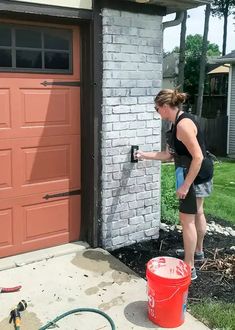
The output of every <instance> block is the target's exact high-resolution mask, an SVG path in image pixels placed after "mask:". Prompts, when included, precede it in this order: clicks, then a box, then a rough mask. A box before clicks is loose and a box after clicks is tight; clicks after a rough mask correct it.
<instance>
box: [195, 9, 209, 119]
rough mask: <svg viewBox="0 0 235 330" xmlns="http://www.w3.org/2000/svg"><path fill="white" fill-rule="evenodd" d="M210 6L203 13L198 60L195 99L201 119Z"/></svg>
mask: <svg viewBox="0 0 235 330" xmlns="http://www.w3.org/2000/svg"><path fill="white" fill-rule="evenodd" d="M210 12H211V6H210V4H208V5H206V13H205V23H204V34H203V41H202V52H201V59H200V71H199V83H198V98H197V115H198V116H199V117H201V115H202V103H203V93H204V85H205V84H204V81H205V69H206V52H207V46H208V41H207V37H208V31H209V19H210Z"/></svg>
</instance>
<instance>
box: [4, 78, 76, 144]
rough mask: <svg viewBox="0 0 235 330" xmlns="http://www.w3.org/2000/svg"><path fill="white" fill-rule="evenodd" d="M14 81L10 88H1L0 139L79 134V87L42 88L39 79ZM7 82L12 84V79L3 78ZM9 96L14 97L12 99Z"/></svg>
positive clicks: (14, 79) (13, 79)
mask: <svg viewBox="0 0 235 330" xmlns="http://www.w3.org/2000/svg"><path fill="white" fill-rule="evenodd" d="M5 80H6V82H5ZM12 81H13V82H12V83H11V84H12V86H11V88H9V89H0V101H2V103H3V109H4V111H1V113H0V139H6V138H20V137H36V136H42V137H45V136H53V135H54V136H56V135H70V134H79V132H80V111H79V107H78V105H79V104H80V88H79V87H70V88H69V87H63V86H55V87H50V86H47V87H43V86H41V82H42V80H38V79H30V80H28V82H27V79H16V78H12ZM53 82H55V81H51V83H53ZM5 83H8V84H10V80H9V79H4V84H5ZM22 85H24V86H22ZM10 95H12V96H14V97H12V98H11V102H10ZM11 121H12V122H11Z"/></svg>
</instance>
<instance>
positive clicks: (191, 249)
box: [179, 212, 197, 268]
mask: <svg viewBox="0 0 235 330" xmlns="http://www.w3.org/2000/svg"><path fill="white" fill-rule="evenodd" d="M179 217H180V222H181V225H182V229H183V241H184V253H185V254H184V261H185V262H186V263H187V264H189V265H190V266H191V268H192V267H194V253H195V250H196V245H197V231H196V227H195V214H187V213H182V212H180V213H179Z"/></svg>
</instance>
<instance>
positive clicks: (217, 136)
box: [162, 115, 228, 156]
mask: <svg viewBox="0 0 235 330" xmlns="http://www.w3.org/2000/svg"><path fill="white" fill-rule="evenodd" d="M194 118H195V119H196V120H197V121H198V123H199V125H200V127H201V129H202V132H203V134H204V137H205V140H206V146H207V150H209V151H210V152H212V153H213V154H215V155H216V156H226V155H227V130H228V117H227V116H221V117H217V118H213V119H208V118H203V117H201V118H200V117H197V116H195V115H194ZM169 127H170V125H169V123H167V122H166V121H164V120H163V121H162V150H165V148H166V139H165V132H166V131H167V130H168V129H169Z"/></svg>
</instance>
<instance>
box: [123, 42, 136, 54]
mask: <svg viewBox="0 0 235 330" xmlns="http://www.w3.org/2000/svg"><path fill="white" fill-rule="evenodd" d="M121 52H122V53H128V54H129V53H134V54H136V53H137V52H138V47H137V46H135V45H128V44H127V45H122V46H121Z"/></svg>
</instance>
